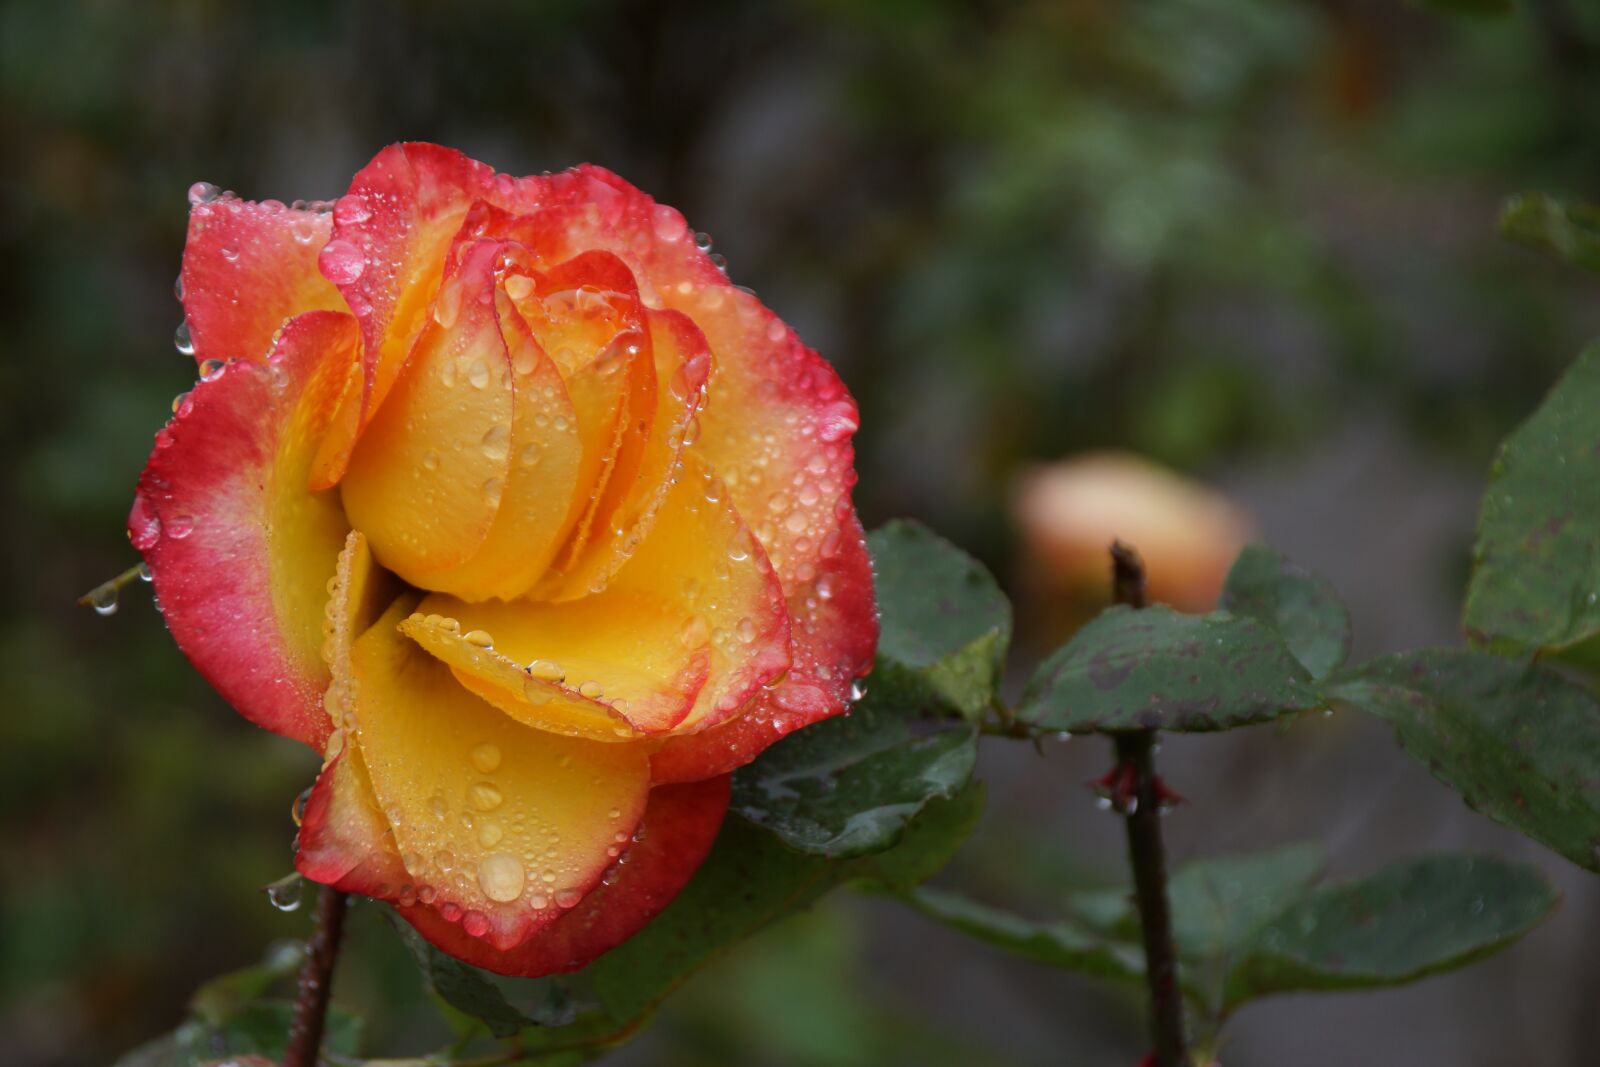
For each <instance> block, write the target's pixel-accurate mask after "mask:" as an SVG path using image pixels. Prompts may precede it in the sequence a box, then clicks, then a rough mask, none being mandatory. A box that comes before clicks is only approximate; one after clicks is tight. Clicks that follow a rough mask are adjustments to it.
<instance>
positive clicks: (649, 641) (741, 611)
mask: <svg viewBox="0 0 1600 1067" xmlns="http://www.w3.org/2000/svg"><path fill="white" fill-rule="evenodd" d="M420 610H421V611H422V612H424V613H425V614H427V613H436V614H439V615H441V616H447V617H449V618H452V619H455V620H457V621H458V622H459V624H460V629H461V631H463V633H465V634H469V635H470V634H473V633H474V632H475V633H476V634H477V635H478V637H479V642H480V643H486V642H492V643H493V646H494V653H495V655H494V657H492V658H490V657H486V656H483V655H474V654H472V653H470V652H468V651H467V650H466V649H463V648H460V647H457V646H456V645H452V644H451V643H450V642H448V641H441V640H439V639H438V638H437V636H436V635H427V640H426V641H425V643H426V644H427V647H428V648H429V650H430V651H433V652H434V653H435V654H436V655H440V656H441V657H443V658H445V659H446V660H447V661H448V662H449V663H450V664H451V666H452V667H453V668H454V669H455V671H456V672H457V675H458V677H460V678H461V679H462V681H463V683H464V684H468V685H469V687H470V688H472V689H473V691H474V692H477V693H479V694H480V695H482V696H484V697H485V699H488V700H490V701H491V702H492V703H494V704H495V705H496V706H497V707H501V708H504V709H506V710H507V711H508V712H509V713H510V714H512V715H514V716H515V717H516V718H518V719H520V720H521V721H523V722H527V723H530V724H533V725H539V726H544V727H546V728H549V729H556V730H566V729H570V728H571V727H572V725H573V724H572V718H571V713H572V711H573V709H571V708H570V707H569V703H570V702H568V701H561V700H559V698H560V696H561V692H560V691H559V690H560V688H561V687H564V688H565V690H569V691H570V690H571V689H573V688H576V690H577V691H578V693H579V694H580V695H582V696H587V697H589V698H590V699H592V700H597V701H601V702H604V703H605V704H608V705H610V706H611V707H612V709H613V710H614V711H615V712H616V713H617V714H619V715H621V716H622V717H623V718H624V719H626V720H627V721H628V722H629V723H631V724H632V725H633V726H634V727H635V728H636V729H637V730H638V731H639V732H640V733H646V734H652V733H661V732H665V731H668V730H674V729H678V730H690V729H703V728H705V727H708V726H710V725H713V724H714V723H716V722H718V721H721V720H722V719H724V718H726V717H727V716H729V715H731V714H733V713H734V712H736V711H737V710H738V709H739V708H740V707H741V706H742V705H743V704H744V703H745V702H746V701H747V700H749V699H750V697H751V696H752V695H753V694H754V693H755V692H757V691H758V690H759V689H760V687H761V686H762V685H763V684H765V683H767V682H769V681H771V680H773V679H774V678H777V677H778V676H779V675H781V674H782V673H783V672H784V671H785V670H786V669H787V668H788V667H789V663H790V651H789V615H788V610H787V608H786V606H785V604H784V602H783V596H782V591H781V589H780V587H779V585H778V582H777V578H776V576H775V575H773V573H772V569H771V566H770V565H769V564H768V563H767V562H766V558H765V556H764V555H762V553H761V548H760V546H759V545H758V544H757V543H756V542H755V539H754V538H753V537H752V536H751V535H750V532H749V529H748V528H747V527H746V526H745V525H744V524H743V522H741V521H740V519H739V515H738V513H737V512H735V511H734V510H733V509H732V507H731V506H730V505H729V504H728V502H727V496H726V493H725V492H724V491H722V490H721V487H720V483H719V482H718V481H717V479H716V477H715V475H713V474H712V473H711V472H710V471H709V470H708V469H707V468H706V467H705V466H704V464H703V463H702V462H701V461H700V460H699V459H698V458H696V457H695V455H694V454H693V452H690V453H688V454H686V456H685V462H684V471H683V476H682V477H680V478H679V479H678V481H677V482H676V483H675V484H673V485H672V487H671V491H670V492H669V494H668V496H667V499H666V501H665V502H664V504H663V506H662V508H661V510H660V514H659V516H658V518H657V520H656V523H655V528H654V529H653V530H652V532H651V535H650V536H649V537H647V538H645V539H644V541H643V542H642V543H641V544H640V545H639V547H638V549H637V551H636V552H635V553H634V555H633V557H632V558H631V559H630V560H628V562H627V564H626V565H625V566H623V567H622V568H621V570H620V571H619V572H618V574H617V576H616V578H615V579H614V580H613V581H612V582H611V583H610V584H609V585H608V586H607V587H606V588H605V589H604V590H603V591H602V592H600V593H596V594H594V595H592V596H588V597H585V598H583V599H581V600H575V601H565V602H558V603H550V602H540V601H529V600H520V601H512V602H509V603H507V602H499V601H491V602H486V603H480V604H468V603H465V602H462V601H460V600H455V599H453V598H449V597H437V596H435V597H429V598H428V600H427V601H426V602H424V603H423V604H422V606H421V608H420ZM408 632H412V631H411V630H408ZM413 636H415V637H417V639H418V640H419V641H423V640H424V635H422V634H419V633H415V632H413ZM461 643H465V644H469V645H470V644H471V642H467V641H465V638H463V640H462V642H461ZM519 667H525V668H527V669H526V670H524V671H518V670H517V669H516V668H519ZM473 678H475V679H476V681H472V680H470V679H473ZM558 680H559V682H560V686H559V687H558V686H557V685H556V682H557V681H558ZM552 705H553V706H554V709H555V710H556V711H558V712H559V714H560V716H561V718H560V720H559V722H552V721H551V720H550V719H548V718H547V716H548V715H549V714H551V711H552ZM580 710H581V709H580ZM585 722H586V723H587V724H589V725H590V726H591V727H592V733H591V736H594V735H600V732H601V731H602V730H604V729H605V728H607V727H608V726H610V724H608V723H605V722H603V721H601V720H599V719H598V718H597V717H596V716H595V715H594V713H593V710H592V709H591V710H590V712H589V714H588V716H587V718H586V719H585Z"/></svg>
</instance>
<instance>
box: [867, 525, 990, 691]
mask: <svg viewBox="0 0 1600 1067" xmlns="http://www.w3.org/2000/svg"><path fill="white" fill-rule="evenodd" d="M867 547H868V549H869V550H870V551H871V553H872V563H873V569H874V573H875V580H876V584H877V591H878V610H879V612H880V613H881V616H882V636H881V637H880V638H879V641H878V660H877V665H876V666H875V667H874V668H873V675H872V681H871V684H872V686H874V687H884V686H892V687H895V688H899V689H902V690H905V691H906V696H905V697H904V698H903V700H902V702H903V703H906V704H913V703H917V702H920V703H922V704H923V705H924V707H925V708H926V709H927V710H930V711H932V710H941V711H947V712H953V713H957V714H961V715H965V716H967V717H969V718H977V717H980V716H981V715H982V714H983V713H984V711H985V710H986V709H987V708H988V706H989V702H990V699H991V698H992V696H993V694H994V689H995V686H996V685H997V684H998V682H999V678H1000V667H1001V662H1002V661H1003V660H1004V658H1005V653H1006V648H1007V646H1008V645H1009V644H1010V642H1011V604H1010V602H1009V601H1008V600H1006V597H1005V594H1004V593H1002V592H1001V591H1000V587H999V586H998V585H997V584H995V580H994V577H993V576H992V575H990V574H989V572H988V571H987V570H985V569H984V567H983V565H982V564H980V563H979V562H977V561H976V560H974V559H973V558H972V557H971V556H968V555H967V554H966V553H965V552H963V551H961V549H959V548H957V547H956V546H955V545H952V544H951V543H950V542H948V541H946V540H945V539H944V538H942V537H940V536H939V535H937V534H935V533H934V532H933V531H931V530H929V529H928V528H927V527H925V526H922V525H921V524H920V523H916V522H912V521H910V520H906V519H897V520H895V521H893V522H889V523H886V524H884V525H883V526H881V527H879V528H878V529H876V530H874V531H873V532H872V533H871V534H869V535H868V537H867Z"/></svg>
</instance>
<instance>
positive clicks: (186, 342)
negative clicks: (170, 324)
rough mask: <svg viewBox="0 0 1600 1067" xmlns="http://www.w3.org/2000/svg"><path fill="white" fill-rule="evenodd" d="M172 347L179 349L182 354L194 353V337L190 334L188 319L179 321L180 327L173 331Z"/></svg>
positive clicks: (189, 354) (190, 354)
mask: <svg viewBox="0 0 1600 1067" xmlns="http://www.w3.org/2000/svg"><path fill="white" fill-rule="evenodd" d="M172 347H174V348H176V349H177V350H178V355H180V356H192V355H194V338H193V337H191V336H190V335H189V320H188V319H184V320H183V321H182V322H180V323H178V328H177V329H176V330H174V331H172Z"/></svg>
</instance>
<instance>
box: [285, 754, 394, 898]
mask: <svg viewBox="0 0 1600 1067" xmlns="http://www.w3.org/2000/svg"><path fill="white" fill-rule="evenodd" d="M296 845H297V848H296V851H295V867H296V869H298V870H299V871H300V873H301V874H303V875H305V876H306V877H307V878H309V879H311V880H312V881H313V882H321V883H323V884H324V885H331V886H333V887H334V888H335V889H340V890H343V891H344V892H346V893H360V894H362V895H364V896H369V897H376V898H378V899H385V898H388V897H392V896H395V895H396V894H397V893H400V892H402V891H403V890H404V889H405V887H406V886H407V885H409V884H410V882H411V876H410V875H409V874H407V873H406V867H405V863H404V862H403V861H402V860H401V858H400V850H399V849H398V848H397V847H396V846H395V843H394V835H393V834H392V833H390V831H389V824H388V822H387V821H386V820H385V819H384V817H383V813H382V812H381V811H379V810H378V804H377V801H376V800H374V799H373V793H372V783H371V782H370V781H369V780H368V778H367V769H366V765H365V764H363V763H362V762H361V752H360V750H359V749H358V748H357V747H356V746H355V745H351V744H346V745H344V746H343V747H342V748H341V749H340V750H339V752H338V753H337V754H335V755H334V757H333V759H331V760H330V761H329V762H328V764H327V766H325V767H323V769H322V773H321V774H319V775H318V776H317V784H316V785H315V786H314V787H313V788H312V790H311V797H310V799H308V800H307V801H306V810H305V813H304V814H303V815H302V816H301V818H300V834H299V837H298V838H297V839H296Z"/></svg>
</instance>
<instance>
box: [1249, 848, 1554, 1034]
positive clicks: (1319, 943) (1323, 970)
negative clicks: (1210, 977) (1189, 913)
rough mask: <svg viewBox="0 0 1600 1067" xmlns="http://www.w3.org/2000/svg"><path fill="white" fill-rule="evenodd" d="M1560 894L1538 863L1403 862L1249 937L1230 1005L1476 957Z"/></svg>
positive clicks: (1296, 908)
mask: <svg viewBox="0 0 1600 1067" xmlns="http://www.w3.org/2000/svg"><path fill="white" fill-rule="evenodd" d="M1557 900H1558V894H1557V892H1556V890H1555V887H1554V886H1552V885H1551V884H1550V883H1549V882H1548V881H1546V879H1545V878H1544V876H1543V875H1541V874H1540V873H1539V871H1538V869H1537V868H1536V867H1534V866H1532V865H1531V864H1526V863H1511V862H1508V861H1505V860H1499V859H1493V858H1490V857H1484V856H1469V855H1462V854H1457V853H1450V854H1443V855H1433V856H1421V857H1416V858H1412V859H1407V860H1402V861H1401V862H1399V863H1395V864H1392V865H1391V866H1389V867H1386V868H1384V869H1383V870H1381V871H1379V872H1378V873H1377V874H1374V875H1371V876H1369V877H1366V878H1361V879H1357V880H1355V881H1350V882H1343V883H1339V884H1336V885H1327V886H1323V887H1321V888H1318V889H1316V890H1313V891H1312V892H1310V893H1309V894H1307V895H1306V896H1305V897H1304V898H1303V899H1301V900H1299V901H1298V902H1296V903H1294V904H1292V905H1290V906H1289V907H1288V908H1287V909H1285V910H1284V911H1283V912H1282V913H1281V914H1279V915H1278V916H1277V917H1276V918H1274V919H1272V920H1271V921H1270V922H1268V923H1266V924H1265V925H1264V926H1262V928H1261V929H1260V930H1259V931H1258V932H1257V933H1256V934H1255V935H1254V936H1253V937H1251V938H1250V939H1249V941H1248V943H1247V944H1246V945H1245V946H1244V947H1243V949H1242V950H1241V951H1240V953H1239V955H1238V957H1237V962H1236V963H1235V964H1234V965H1233V968H1232V970H1231V973H1230V974H1229V977H1228V984H1227V1007H1228V1009H1229V1010H1231V1009H1232V1008H1234V1007H1237V1006H1238V1005H1239V1004H1241V1003H1243V1002H1244V1001H1246V1000H1250V999H1253V998H1255V997H1261V996H1266V995H1268V994H1271V993H1288V992H1293V991H1298V990H1331V989H1372V988H1376V987H1380V986H1388V985H1398V984H1400V983H1403V982H1411V981H1415V980H1416V979H1418V978H1422V977H1424V976H1426V975H1429V974H1433V973H1436V972H1438V971H1443V970H1448V969H1451V968H1454V967H1460V966H1463V965H1465V964H1468V963H1471V962H1473V961H1474V960H1477V959H1479V958H1481V957H1483V956H1485V955H1487V954H1489V953H1491V952H1494V951H1495V950H1497V949H1500V948H1503V947H1505V946H1506V945H1507V944H1509V943H1510V942H1512V941H1514V940H1516V939H1517V938H1518V937H1521V936H1522V935H1523V934H1525V933H1527V932H1528V931H1529V930H1531V929H1533V927H1534V926H1536V925H1537V924H1538V923H1539V922H1540V920H1542V919H1544V918H1545V917H1546V916H1547V915H1549V914H1550V913H1551V912H1552V911H1553V910H1554V909H1555V906H1556V903H1557Z"/></svg>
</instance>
